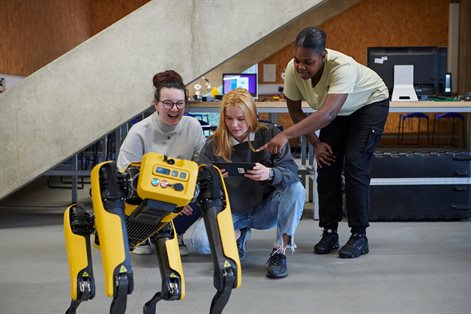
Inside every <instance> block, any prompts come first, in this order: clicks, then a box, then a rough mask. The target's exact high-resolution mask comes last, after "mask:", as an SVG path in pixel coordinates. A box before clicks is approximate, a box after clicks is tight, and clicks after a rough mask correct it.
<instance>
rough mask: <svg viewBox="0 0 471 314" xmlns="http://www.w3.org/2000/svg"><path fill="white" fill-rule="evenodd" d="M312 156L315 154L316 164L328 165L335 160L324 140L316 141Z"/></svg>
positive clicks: (320, 166) (320, 165)
mask: <svg viewBox="0 0 471 314" xmlns="http://www.w3.org/2000/svg"><path fill="white" fill-rule="evenodd" d="M314 156H316V160H317V166H318V167H319V168H322V166H330V165H331V164H332V163H334V162H335V155H334V153H333V151H332V148H331V147H330V145H329V144H327V143H324V142H320V141H319V142H317V143H316V144H315V145H314Z"/></svg>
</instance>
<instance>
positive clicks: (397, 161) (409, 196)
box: [369, 150, 471, 221]
mask: <svg viewBox="0 0 471 314" xmlns="http://www.w3.org/2000/svg"><path fill="white" fill-rule="evenodd" d="M470 173H471V152H463V151H442V152H440V151H429V152H427V151H422V152H420V151H416V152H401V151H394V150H383V151H378V152H376V153H375V155H374V160H373V165H372V173H371V184H370V191H371V200H370V201H371V203H370V212H369V219H370V221H384V220H389V221H396V220H402V221H406V220H461V219H468V218H470V212H471V175H470Z"/></svg>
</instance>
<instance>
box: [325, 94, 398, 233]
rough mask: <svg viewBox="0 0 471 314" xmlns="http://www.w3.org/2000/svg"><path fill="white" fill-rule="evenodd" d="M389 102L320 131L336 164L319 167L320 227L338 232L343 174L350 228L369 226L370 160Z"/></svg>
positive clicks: (358, 111)
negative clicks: (329, 147) (330, 149)
mask: <svg viewBox="0 0 471 314" xmlns="http://www.w3.org/2000/svg"><path fill="white" fill-rule="evenodd" d="M388 111H389V100H384V101H380V102H376V103H373V104H370V105H367V106H365V107H363V108H360V109H359V110H357V111H355V112H354V113H353V114H351V115H350V116H337V117H336V118H335V119H334V120H333V121H332V122H331V123H330V124H329V125H328V126H326V127H325V128H323V129H321V131H320V135H319V138H320V140H321V141H323V142H325V143H327V144H329V145H330V146H331V148H332V150H333V153H334V155H335V158H336V159H335V163H334V164H332V165H331V166H322V168H318V177H317V189H318V194H319V226H320V227H321V228H325V229H334V230H337V226H338V223H339V222H340V221H341V220H342V216H343V213H342V203H343V202H342V172H343V173H344V176H345V195H346V210H347V217H348V226H349V227H350V228H352V232H363V231H364V230H365V229H366V228H367V227H368V226H369V224H368V211H369V207H370V189H369V185H370V173H371V161H372V157H373V153H374V151H375V149H376V146H377V144H378V142H379V140H380V139H381V136H382V135H383V131H384V124H385V123H386V118H387V116H388Z"/></svg>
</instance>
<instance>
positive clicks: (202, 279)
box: [0, 180, 471, 314]
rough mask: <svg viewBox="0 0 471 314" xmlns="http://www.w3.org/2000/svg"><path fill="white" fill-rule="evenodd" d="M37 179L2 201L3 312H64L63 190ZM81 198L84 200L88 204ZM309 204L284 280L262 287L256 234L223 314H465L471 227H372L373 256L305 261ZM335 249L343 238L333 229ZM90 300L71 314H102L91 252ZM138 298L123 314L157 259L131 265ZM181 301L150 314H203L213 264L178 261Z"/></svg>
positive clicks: (311, 232) (315, 231)
mask: <svg viewBox="0 0 471 314" xmlns="http://www.w3.org/2000/svg"><path fill="white" fill-rule="evenodd" d="M44 186H45V183H44V180H38V181H36V182H34V183H33V184H31V185H29V186H28V187H26V188H24V189H22V190H20V191H19V192H17V193H15V194H14V195H12V196H10V197H8V198H6V199H4V200H2V201H1V202H0V248H1V252H0V313H1V314H14V313H21V314H24V313H48V314H49V313H64V312H65V310H66V309H67V307H68V305H69V275H68V266H67V256H66V251H65V245H64V240H63V239H64V238H63V228H62V213H63V211H64V206H65V204H66V203H67V202H69V201H70V191H68V190H61V189H48V188H45V187H44ZM86 190H87V189H85V190H83V191H81V197H82V198H86V193H87V191H86ZM310 208H312V204H307V206H306V210H305V215H304V218H303V220H302V221H301V223H300V226H299V229H298V231H297V234H296V243H297V245H298V248H297V250H296V254H295V255H292V256H288V268H289V276H288V277H287V278H285V279H283V280H269V279H267V278H265V262H266V259H267V258H268V253H269V251H270V249H271V245H272V242H273V237H274V230H271V231H254V232H253V237H252V240H251V241H250V242H249V243H248V246H247V260H246V262H245V263H244V264H243V280H242V287H241V288H240V289H236V290H234V291H233V293H232V296H231V298H230V300H229V302H228V304H227V306H226V308H225V311H224V313H244V314H248V313H332V314H333V313H336V314H344V313H378V314H380V313H388V314H389V313H395V314H396V313H411V314H412V313H414V314H416V313H427V314H430V313H432V314H433V313H440V314H442V313H443V314H458V313H459V314H469V313H471V269H470V268H471V221H455V222H387V223H386V222H375V223H372V224H371V227H370V228H369V229H368V236H369V239H370V253H369V254H368V255H365V256H362V257H360V258H357V259H352V260H344V259H340V258H338V257H337V255H336V254H335V253H332V254H328V255H324V256H320V255H314V254H313V253H312V247H313V244H314V243H315V242H316V241H318V240H319V239H320V230H319V228H318V227H317V222H316V221H314V220H313V219H312V209H310ZM339 232H340V238H341V244H342V243H344V242H345V241H346V240H347V238H348V236H349V233H348V230H347V226H346V223H342V225H341V227H340V230H339ZM92 254H93V261H94V272H95V280H96V282H97V295H96V297H95V299H93V300H91V301H88V302H86V303H82V305H80V307H79V308H78V313H107V312H109V305H110V303H111V299H109V298H106V297H105V296H104V288H103V271H102V268H101V266H102V265H101V256H100V252H99V251H97V250H95V249H93V252H92ZM132 262H133V268H134V279H135V289H134V292H133V293H132V294H131V295H130V296H129V297H128V304H127V313H142V305H143V304H144V303H145V302H146V301H147V300H148V299H149V298H151V297H152V295H153V294H154V293H155V292H156V291H157V290H158V289H159V288H160V275H159V271H158V268H157V261H156V258H155V257H154V256H133V261H132ZM183 263H184V265H183V267H184V271H185V278H186V288H187V289H186V298H185V299H184V300H183V301H174V302H160V303H158V304H157V313H208V312H209V307H210V302H211V299H212V297H213V295H214V292H215V290H214V288H213V286H212V264H211V262H210V259H209V258H208V257H205V256H199V255H196V254H191V255H189V256H187V257H183Z"/></svg>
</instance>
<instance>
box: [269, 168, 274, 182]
mask: <svg viewBox="0 0 471 314" xmlns="http://www.w3.org/2000/svg"><path fill="white" fill-rule="evenodd" d="M274 176H275V172H274V171H273V168H268V181H272V180H273V177H274Z"/></svg>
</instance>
